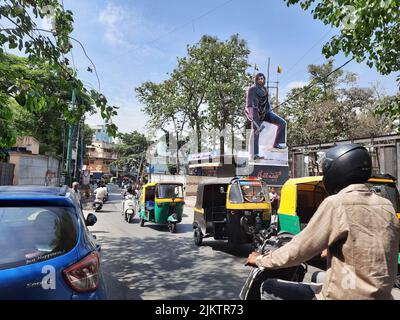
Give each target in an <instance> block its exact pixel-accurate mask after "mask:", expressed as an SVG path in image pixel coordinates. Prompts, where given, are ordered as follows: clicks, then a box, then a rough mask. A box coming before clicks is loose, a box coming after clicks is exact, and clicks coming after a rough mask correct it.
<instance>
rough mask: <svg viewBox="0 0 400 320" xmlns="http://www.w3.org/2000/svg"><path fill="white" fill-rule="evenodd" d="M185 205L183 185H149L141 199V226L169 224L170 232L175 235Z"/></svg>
mask: <svg viewBox="0 0 400 320" xmlns="http://www.w3.org/2000/svg"><path fill="white" fill-rule="evenodd" d="M184 204H185V202H184V197H183V184H182V183H176V182H171V183H168V182H152V183H147V184H145V185H144V186H143V188H142V191H141V197H140V209H139V218H140V226H141V227H143V226H144V224H145V222H154V223H158V224H167V225H168V229H169V231H170V232H171V233H175V232H176V224H177V223H179V222H181V221H182V213H183V206H184Z"/></svg>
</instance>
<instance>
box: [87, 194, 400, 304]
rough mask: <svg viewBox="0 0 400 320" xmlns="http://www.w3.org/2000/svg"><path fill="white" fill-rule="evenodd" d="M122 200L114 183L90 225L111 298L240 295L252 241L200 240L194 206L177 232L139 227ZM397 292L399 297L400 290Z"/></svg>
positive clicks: (181, 297) (136, 298)
mask: <svg viewBox="0 0 400 320" xmlns="http://www.w3.org/2000/svg"><path fill="white" fill-rule="evenodd" d="M121 202H122V197H121V194H120V193H119V190H118V189H116V188H114V189H112V191H111V193H110V196H109V201H108V202H107V203H105V205H104V207H103V210H102V211H100V212H97V213H96V216H97V218H98V222H97V224H96V225H95V226H94V227H90V229H91V231H92V232H93V234H94V235H96V237H97V239H98V241H99V242H100V244H101V245H102V265H103V271H104V275H105V279H106V285H107V288H108V292H109V298H110V299H130V300H131V299H135V300H142V299H143V300H148V299H166V300H182V299H183V300H189V299H200V300H208V299H210V300H220V299H224V300H231V299H232V300H237V299H238V294H239V292H240V289H241V287H242V285H243V283H244V281H245V279H246V278H247V275H248V273H249V268H248V267H245V266H244V265H243V263H244V261H245V259H246V257H247V256H248V254H249V252H250V251H251V248H250V246H242V247H241V248H236V249H235V248H230V247H229V245H228V244H227V243H226V242H223V241H216V240H213V239H204V242H203V243H204V244H203V246H201V247H197V246H195V245H194V242H193V232H192V226H191V224H192V221H193V210H192V209H191V208H185V210H184V217H183V221H182V223H180V224H178V226H177V233H175V234H171V233H169V232H168V229H167V227H166V226H160V225H155V224H151V223H148V224H146V225H145V226H144V227H140V226H139V223H138V222H139V219H138V218H137V217H136V219H135V221H134V223H132V224H128V223H126V222H125V221H124V220H123V217H122V215H121V213H120V210H121ZM88 212H90V211H86V210H85V213H88ZM314 270H315V269H314V268H312V267H311V268H310V271H311V272H312V271H314ZM308 279H309V274H308V275H307V276H306V279H305V280H308ZM395 294H396V297H397V298H399V299H400V292H396V293H395Z"/></svg>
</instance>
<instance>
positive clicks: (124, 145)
mask: <svg viewBox="0 0 400 320" xmlns="http://www.w3.org/2000/svg"><path fill="white" fill-rule="evenodd" d="M118 138H119V143H118V144H117V145H116V146H115V148H114V151H115V152H116V153H117V154H118V161H116V162H114V164H116V165H118V166H119V167H120V168H122V167H126V168H127V170H128V172H130V171H132V169H135V170H136V171H137V173H138V174H139V175H140V173H141V172H142V170H143V169H144V166H145V161H144V158H145V154H146V151H147V148H148V146H149V144H150V143H149V141H148V140H147V139H146V136H145V135H144V134H142V133H140V132H137V131H134V132H131V133H119V134H118Z"/></svg>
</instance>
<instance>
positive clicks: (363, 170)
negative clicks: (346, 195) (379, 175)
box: [321, 144, 372, 194]
mask: <svg viewBox="0 0 400 320" xmlns="http://www.w3.org/2000/svg"><path fill="white" fill-rule="evenodd" d="M321 164H322V173H323V175H324V177H323V180H322V181H323V183H324V186H325V189H326V191H327V192H328V193H329V194H335V193H338V192H339V191H340V190H342V189H343V188H346V187H347V186H349V185H351V184H354V183H364V182H366V181H367V180H368V179H369V178H370V177H371V170H372V161H371V156H370V155H369V153H368V151H367V149H365V148H364V147H363V146H360V145H357V144H343V145H338V146H336V147H333V148H331V149H329V150H328V151H327V152H326V153H325V155H324V156H323V158H322V159H321Z"/></svg>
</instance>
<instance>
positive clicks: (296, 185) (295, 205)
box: [278, 175, 400, 286]
mask: <svg viewBox="0 0 400 320" xmlns="http://www.w3.org/2000/svg"><path fill="white" fill-rule="evenodd" d="M322 178H323V177H322V176H315V177H305V178H296V179H289V180H288V181H286V183H285V184H284V185H283V187H282V190H281V202H280V206H279V209H278V221H279V232H289V233H292V234H298V233H299V232H300V231H301V230H302V229H304V228H305V227H306V225H307V223H308V222H309V221H310V219H311V217H312V216H313V215H314V213H315V212H316V211H317V209H318V207H319V205H320V204H321V202H322V201H323V200H324V199H325V198H326V197H327V196H328V193H327V192H326V191H325V188H324V185H323V182H322ZM366 184H367V186H369V188H370V189H371V191H372V192H375V193H377V194H378V195H380V196H382V197H384V198H386V199H388V200H390V201H391V202H392V204H393V207H394V208H395V210H396V214H397V217H398V218H399V219H400V196H399V191H398V189H397V186H396V179H395V178H394V177H392V176H391V175H378V176H373V177H371V178H370V179H369V180H368V182H367V183H366ZM399 249H400V248H399ZM399 251H400V250H399ZM313 262H314V263H315V265H316V266H318V267H321V266H324V267H325V264H324V263H325V262H324V261H323V263H322V264H321V262H322V260H321V259H318V258H315V259H314V260H313ZM398 262H399V271H400V254H399V258H398ZM399 284H400V279H399V278H398V280H397V284H396V286H399Z"/></svg>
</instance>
